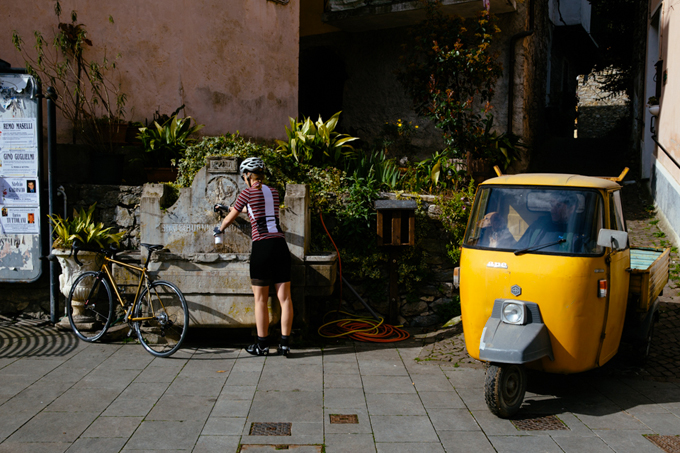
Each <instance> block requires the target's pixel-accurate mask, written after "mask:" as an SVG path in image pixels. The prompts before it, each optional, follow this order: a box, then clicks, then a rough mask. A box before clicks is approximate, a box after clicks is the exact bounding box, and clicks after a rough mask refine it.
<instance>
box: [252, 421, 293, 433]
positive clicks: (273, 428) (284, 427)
mask: <svg viewBox="0 0 680 453" xmlns="http://www.w3.org/2000/svg"><path fill="white" fill-rule="evenodd" d="M292 425H293V424H292V423H260V422H255V423H253V424H252V425H250V435H251V436H290V428H291V426H292Z"/></svg>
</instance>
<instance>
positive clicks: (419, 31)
mask: <svg viewBox="0 0 680 453" xmlns="http://www.w3.org/2000/svg"><path fill="white" fill-rule="evenodd" d="M424 3H425V9H426V18H425V20H424V21H423V22H421V23H420V24H418V26H416V27H415V28H414V29H413V30H412V31H411V33H410V36H411V37H412V40H411V42H409V43H408V44H406V45H404V53H403V55H402V57H401V61H402V69H401V72H400V74H399V78H400V80H401V81H402V83H403V84H404V85H405V86H406V88H407V89H408V91H409V93H410V94H411V96H412V98H413V101H414V107H415V109H416V112H417V113H418V114H420V115H422V116H425V117H427V118H429V119H431V120H432V121H434V122H435V125H436V126H437V128H438V129H440V130H441V131H442V134H443V138H444V141H445V142H446V144H447V148H448V154H449V157H465V156H466V155H467V154H468V153H469V154H471V155H472V157H473V158H482V157H486V156H485V153H487V152H489V151H490V150H489V146H488V144H489V143H488V142H489V138H490V137H489V128H490V126H491V122H492V116H491V108H492V107H491V104H490V103H489V101H490V100H491V98H492V96H493V93H494V86H495V82H496V79H497V78H498V77H499V76H500V75H501V73H502V68H501V65H500V63H499V62H498V54H497V53H494V52H492V51H491V43H492V40H493V36H494V35H495V34H497V33H499V32H500V29H499V28H498V27H497V26H496V25H495V24H494V18H493V16H491V15H489V13H488V12H487V11H482V12H480V13H479V15H478V17H477V20H476V21H474V22H473V21H465V20H464V19H463V18H460V17H456V16H449V15H446V14H444V13H442V11H441V10H440V2H429V1H424Z"/></svg>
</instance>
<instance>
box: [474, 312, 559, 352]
mask: <svg viewBox="0 0 680 453" xmlns="http://www.w3.org/2000/svg"><path fill="white" fill-rule="evenodd" d="M506 300H507V299H496V300H495V302H494V308H493V313H492V314H491V317H490V318H489V319H488V321H487V322H486V325H485V326H484V330H483V331H482V337H481V340H480V342H479V358H480V360H485V361H488V362H493V363H514V364H523V363H528V362H533V361H534V360H538V359H540V358H542V357H545V356H548V357H549V358H550V360H554V356H553V351H552V345H551V343H550V335H549V334H548V328H547V327H546V325H545V324H544V323H543V319H542V317H541V312H540V310H539V308H538V304H535V303H533V302H524V301H521V302H523V303H524V304H525V305H526V306H527V309H528V310H527V312H528V313H527V314H528V316H527V320H526V321H525V323H524V324H522V325H516V324H508V323H506V322H503V321H502V320H501V306H502V303H503V302H505V301H506Z"/></svg>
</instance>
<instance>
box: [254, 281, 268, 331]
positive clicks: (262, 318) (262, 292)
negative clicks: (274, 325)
mask: <svg viewBox="0 0 680 453" xmlns="http://www.w3.org/2000/svg"><path fill="white" fill-rule="evenodd" d="M252 288H253V294H254V295H255V325H256V326H257V336H258V337H262V338H265V337H266V336H267V335H269V310H267V300H268V299H269V286H253V287H252Z"/></svg>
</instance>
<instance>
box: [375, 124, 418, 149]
mask: <svg viewBox="0 0 680 453" xmlns="http://www.w3.org/2000/svg"><path fill="white" fill-rule="evenodd" d="M416 132H418V125H415V126H414V125H413V122H412V121H402V120H400V119H398V120H397V121H395V122H390V121H387V122H385V124H384V125H383V126H382V131H381V133H380V137H379V138H378V140H377V143H376V145H375V147H376V148H380V149H382V150H384V151H385V154H387V155H388V156H392V157H401V156H409V155H411V154H412V153H413V151H414V147H413V145H412V143H411V137H413V135H415V133H416Z"/></svg>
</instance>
